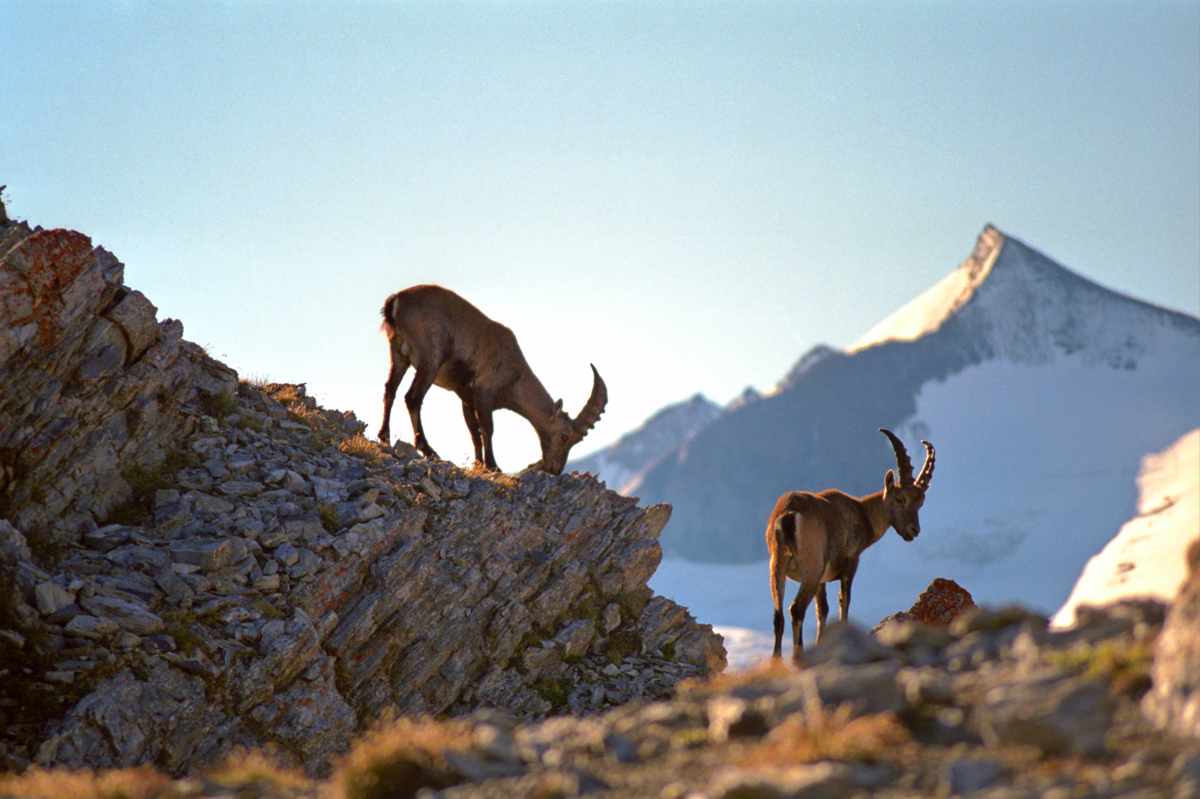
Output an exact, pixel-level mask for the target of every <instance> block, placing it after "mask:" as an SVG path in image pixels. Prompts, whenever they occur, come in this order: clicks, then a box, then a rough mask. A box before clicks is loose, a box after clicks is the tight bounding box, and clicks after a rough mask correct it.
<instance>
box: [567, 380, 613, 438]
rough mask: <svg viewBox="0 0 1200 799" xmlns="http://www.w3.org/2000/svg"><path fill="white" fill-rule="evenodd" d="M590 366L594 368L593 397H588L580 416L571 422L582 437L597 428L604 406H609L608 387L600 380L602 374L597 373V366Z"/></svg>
mask: <svg viewBox="0 0 1200 799" xmlns="http://www.w3.org/2000/svg"><path fill="white" fill-rule="evenodd" d="M590 366H591V367H592V395H591V396H590V397H588V401H587V404H586V405H584V406H583V410H581V411H580V412H579V415H578V416H576V417H575V418H574V419H572V420H571V422H572V423H573V424H574V425H575V429H576V430H577V431H578V432H579V434H580V435H586V434H587V432H588V431H589V430H591V429H592V428H593V427H595V426H596V422H598V421H599V420H600V414H602V413H604V406H606V405H607V404H608V387H607V386H605V385H604V381H603V380H602V379H600V373H599V372H598V371H596V366H595V364H590Z"/></svg>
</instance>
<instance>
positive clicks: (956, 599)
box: [871, 577, 975, 634]
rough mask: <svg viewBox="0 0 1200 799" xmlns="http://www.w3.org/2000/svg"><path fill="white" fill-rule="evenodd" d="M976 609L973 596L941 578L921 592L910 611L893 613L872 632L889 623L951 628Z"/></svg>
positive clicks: (956, 584) (872, 631)
mask: <svg viewBox="0 0 1200 799" xmlns="http://www.w3.org/2000/svg"><path fill="white" fill-rule="evenodd" d="M974 607H975V601H974V600H972V599H971V594H970V593H969V592H968V591H967V590H966V589H965V588H963V587H962V586H960V585H959V584H958V583H956V582H954V581H953V580H946V579H943V578H941V577H939V578H937V579H936V580H934V581H933V582H932V583H930V584H929V587H928V588H926V589H925V590H924V591H922V592H921V596H919V597H917V601H916V603H915V604H914V605H913V606H912V607H911V608H909V609H908V610H902V611H900V612H899V613H893V614H892V615H891V616H888V617H887V618H886V619H884V620H883V621H881V622H879V624H877V625H875V627H874V629H872V630H871V633H872V634H875V633H877V632H879V631H880V630H881V629H883V627H884V626H885V625H887V624H888V623H889V622H900V621H915V622H920V623H921V624H925V625H928V626H930V627H949V626H950V622H952V621H954V620H955V619H956V618H958V617H959V615H961V614H962V613H965V612H966V611H968V610H970V609H972V608H974Z"/></svg>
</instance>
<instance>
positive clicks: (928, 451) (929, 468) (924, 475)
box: [916, 439, 934, 491]
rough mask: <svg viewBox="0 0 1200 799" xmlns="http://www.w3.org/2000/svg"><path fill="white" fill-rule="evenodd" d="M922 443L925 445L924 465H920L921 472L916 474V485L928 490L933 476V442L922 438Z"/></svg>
mask: <svg viewBox="0 0 1200 799" xmlns="http://www.w3.org/2000/svg"><path fill="white" fill-rule="evenodd" d="M921 443H922V444H924V445H925V465H924V466H922V467H921V473H920V474H919V475H917V482H916V485H917V487H918V488H920V489H922V490H926V491H928V490H929V481H930V480H931V479H932V478H933V462H934V456H933V444H930V443H929V442H928V441H925V440H923V439H922V441H921Z"/></svg>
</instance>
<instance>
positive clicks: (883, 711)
mask: <svg viewBox="0 0 1200 799" xmlns="http://www.w3.org/2000/svg"><path fill="white" fill-rule="evenodd" d="M1164 612H1165V609H1164V606H1163V605H1162V604H1160V603H1157V602H1154V601H1146V602H1127V603H1123V604H1119V605H1113V606H1110V607H1107V608H1104V609H1094V608H1084V609H1081V612H1080V614H1079V618H1078V622H1079V623H1078V624H1077V626H1076V627H1075V628H1073V629H1072V630H1069V631H1059V630H1051V629H1049V627H1048V620H1047V619H1046V618H1044V617H1041V616H1038V615H1036V614H1033V613H1030V612H1028V611H1025V610H1022V609H1020V608H1015V607H1013V608H1005V609H1000V610H984V609H973V610H971V611H968V612H967V613H965V614H963V615H961V616H959V617H958V618H957V619H955V621H953V622H952V623H951V624H950V625H949V627H946V628H941V627H931V626H926V625H922V624H919V623H916V622H913V621H893V622H890V623H889V624H887V625H885V626H884V627H882V628H881V629H880V630H879V632H878V633H876V634H875V635H870V634H867V633H865V632H863V631H861V630H859V629H857V628H855V627H852V626H849V625H843V624H835V625H832V626H831V627H830V628H829V629H828V631H827V635H826V637H825V638H824V639H823V640H822V642H821V643H820V644H819V645H817V646H815V647H813V648H812V649H810V650H808V653H807V661H806V663H805V667H804V668H803V669H801V670H796V669H794V668H793V667H792V666H791V665H790V664H789V665H787V666H783V665H781V666H777V667H774V668H764V669H762V670H758V671H753V672H749V673H743V674H739V675H732V676H723V677H718V678H716V679H713V680H709V681H701V680H697V681H689V682H685V683H684V684H683V685H681V686H680V689H679V691H678V692H677V693H676V694H675V695H674V696H672V697H671V698H669V699H666V700H661V701H655V702H648V703H647V702H638V701H634V702H630V703H628V704H625V705H623V706H621V707H619V708H615V709H612V710H609V711H607V712H605V713H603V714H598V715H590V716H578V715H572V716H558V717H553V718H547V719H543V720H538V721H524V722H522V721H520V720H518V719H515V718H513V717H512V716H511V715H508V714H503V713H496V712H493V711H476V712H475V713H472V714H469V715H465V716H462V717H458V718H455V719H450V720H442V721H435V720H433V719H431V718H428V717H420V718H411V717H410V718H405V719H399V720H396V721H394V722H390V723H385V724H381V725H379V726H378V727H376V728H374V729H373V730H372V731H370V732H369V733H368V734H367V735H365V736H364V737H363V738H362V739H360V740H359V741H358V742H356V744H355V745H354V747H353V748H352V749H351V751H350V752H349V754H348V755H347V756H346V757H345V758H342V759H341V760H339V761H338V762H337V764H336V765H335V766H334V768H333V771H332V774H331V775H330V778H329V779H328V780H325V781H314V780H311V779H309V778H305V777H303V776H302V775H298V774H296V773H295V772H291V771H288V770H285V769H281V768H279V767H275V766H271V765H270V764H269V763H268V762H267V760H266V759H264V758H261V757H259V758H250V759H249V760H247V759H245V758H243V759H241V760H236V759H235V760H233V761H231V762H229V763H227V764H224V765H223V766H222V767H220V768H217V769H213V770H211V771H210V772H208V773H207V774H205V775H204V776H202V777H201V776H199V775H197V776H195V777H193V778H191V779H187V780H177V781H170V780H165V779H164V778H163V777H162V776H161V775H155V774H150V775H147V774H145V773H141V774H129V773H126V777H127V779H128V781H129V782H128V783H126V785H127V787H126V795H129V796H136V797H147V799H149V798H150V797H163V798H164V799H165V798H166V797H178V798H179V799H183V798H184V797H188V798H190V797H201V796H203V797H214V798H216V797H221V798H222V799H223V798H224V797H279V798H283V797H289V798H291V797H294V798H295V799H299V798H300V797H317V796H329V797H335V798H336V799H350V798H351V797H354V798H355V799H359V798H361V799H368V798H372V799H373V798H374V797H380V798H381V797H385V796H386V797H413V796H419V797H423V799H501V797H505V798H506V797H513V796H530V797H571V796H583V795H587V796H604V797H612V798H614V799H616V798H620V799H635V798H636V799H644V797H663V798H664V799H682V798H683V797H689V799H781V798H782V797H830V798H833V799H838V798H840V797H859V796H877V797H889V798H894V799H909V798H910V797H926V796H979V797H992V798H994V799H1001V798H1003V799H1020V798H1023V797H1030V799H1033V798H1034V797H1054V798H1055V799H1072V797H1145V798H1146V799H1149V798H1150V797H1172V798H1173V799H1194V798H1195V797H1197V796H1200V737H1191V738H1188V737H1173V736H1172V735H1171V734H1168V733H1163V732H1162V731H1160V730H1159V729H1158V728H1157V727H1156V726H1154V725H1152V724H1151V723H1149V722H1148V721H1147V719H1146V717H1145V716H1144V715H1143V714H1142V712H1141V709H1140V706H1139V702H1140V700H1141V697H1142V696H1143V695H1144V694H1145V693H1146V692H1147V689H1148V688H1149V687H1150V685H1151V682H1152V679H1155V680H1156V679H1157V675H1155V676H1154V677H1153V678H1152V677H1151V676H1150V675H1151V671H1150V668H1151V667H1150V660H1151V657H1152V652H1153V650H1154V642H1155V639H1156V636H1158V635H1159V634H1160V630H1162V629H1163V618H1164ZM1163 634H1165V633H1163ZM108 776H109V777H110V778H112V777H113V775H108ZM57 778H58V779H59V780H62V779H65V777H64V776H63V775H58V776H57ZM55 779H56V775H54V774H52V773H51V774H47V773H41V774H39V773H36V772H34V773H29V774H26V775H25V776H24V777H21V778H11V779H7V780H5V779H3V778H0V794H4V793H6V792H7V794H10V795H13V796H54V795H55V794H54V793H53V788H52V786H53V785H55V784H57V785H59V786H61V785H62V784H63V783H62V782H58V783H55ZM130 783H131V784H132V785H133V786H134V787H135V788H137V789H138V790H140V792H136V791H135V790H133V789H131V788H130V787H128V786H129V784H130Z"/></svg>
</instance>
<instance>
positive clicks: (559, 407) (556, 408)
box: [554, 399, 562, 414]
mask: <svg viewBox="0 0 1200 799" xmlns="http://www.w3.org/2000/svg"><path fill="white" fill-rule="evenodd" d="M554 413H555V414H560V413H562V400H560V399H558V400H555V401H554Z"/></svg>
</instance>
